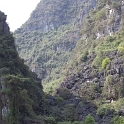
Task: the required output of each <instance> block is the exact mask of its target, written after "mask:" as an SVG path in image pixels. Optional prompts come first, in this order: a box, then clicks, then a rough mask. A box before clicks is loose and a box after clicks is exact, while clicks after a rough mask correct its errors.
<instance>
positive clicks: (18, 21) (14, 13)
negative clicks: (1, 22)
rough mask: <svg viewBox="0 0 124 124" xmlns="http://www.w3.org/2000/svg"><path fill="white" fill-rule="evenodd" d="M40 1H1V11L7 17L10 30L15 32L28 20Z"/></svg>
mask: <svg viewBox="0 0 124 124" xmlns="http://www.w3.org/2000/svg"><path fill="white" fill-rule="evenodd" d="M39 2H40V0H0V10H1V11H3V12H4V13H5V14H6V15H7V22H8V24H9V27H10V30H11V31H14V30H15V29H17V28H19V27H20V26H21V25H22V24H23V23H24V22H26V21H27V20H28V18H29V17H30V14H31V12H32V11H33V10H34V9H35V7H36V6H37V4H38V3H39Z"/></svg>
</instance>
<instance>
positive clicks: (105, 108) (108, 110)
mask: <svg viewBox="0 0 124 124" xmlns="http://www.w3.org/2000/svg"><path fill="white" fill-rule="evenodd" d="M114 111H115V110H114V109H113V108H112V106H111V105H110V104H105V105H101V106H100V107H99V108H98V109H97V115H99V116H100V117H101V118H102V117H103V116H105V115H109V114H113V112H114Z"/></svg>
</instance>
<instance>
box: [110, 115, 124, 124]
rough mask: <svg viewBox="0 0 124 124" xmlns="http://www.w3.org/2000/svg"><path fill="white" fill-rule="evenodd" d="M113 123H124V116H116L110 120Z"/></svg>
mask: <svg viewBox="0 0 124 124" xmlns="http://www.w3.org/2000/svg"><path fill="white" fill-rule="evenodd" d="M110 123H111V124H124V117H120V116H115V117H114V118H112V119H111V121H110Z"/></svg>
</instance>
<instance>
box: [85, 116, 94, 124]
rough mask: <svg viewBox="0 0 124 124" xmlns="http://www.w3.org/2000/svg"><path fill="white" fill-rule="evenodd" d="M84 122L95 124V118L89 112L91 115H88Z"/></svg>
mask: <svg viewBox="0 0 124 124" xmlns="http://www.w3.org/2000/svg"><path fill="white" fill-rule="evenodd" d="M84 124H95V120H94V118H93V117H92V116H91V115H90V114H89V115H88V116H87V117H86V119H85V121H84Z"/></svg>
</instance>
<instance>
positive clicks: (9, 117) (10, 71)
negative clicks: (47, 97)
mask: <svg viewBox="0 0 124 124" xmlns="http://www.w3.org/2000/svg"><path fill="white" fill-rule="evenodd" d="M6 17H7V16H6V15H5V14H4V13H3V12H1V11H0V124H24V123H26V120H25V119H26V118H27V117H28V118H30V117H35V116H36V113H40V114H42V112H43V97H44V94H43V91H42V86H41V83H40V80H39V79H38V78H37V75H36V74H35V73H33V72H31V71H30V70H29V68H28V67H27V66H26V65H24V61H23V60H22V59H20V58H19V56H18V53H17V51H16V47H15V43H14V38H13V36H12V34H11V33H10V31H9V26H8V24H7V23H6ZM36 94H37V95H36Z"/></svg>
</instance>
